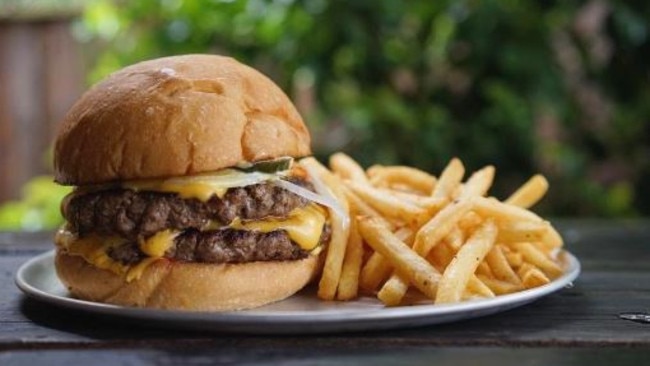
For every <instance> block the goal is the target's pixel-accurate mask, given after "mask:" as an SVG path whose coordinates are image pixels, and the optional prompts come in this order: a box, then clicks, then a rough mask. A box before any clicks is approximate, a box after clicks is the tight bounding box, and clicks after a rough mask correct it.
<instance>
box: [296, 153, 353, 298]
mask: <svg viewBox="0 0 650 366" xmlns="http://www.w3.org/2000/svg"><path fill="white" fill-rule="evenodd" d="M300 164H301V165H303V166H305V167H306V168H307V169H308V171H310V173H312V172H313V174H318V175H319V178H320V179H321V180H322V181H323V183H324V184H325V185H327V187H328V188H329V190H330V191H331V193H332V194H333V195H334V197H335V198H336V199H337V201H339V203H340V204H341V206H343V209H344V210H345V212H349V207H348V202H347V199H346V198H345V192H344V189H343V185H342V183H341V181H340V179H339V178H338V177H337V176H335V175H334V174H332V173H331V172H330V171H329V170H327V169H326V168H325V167H324V166H322V165H321V164H320V163H319V162H318V161H317V160H316V159H314V158H306V159H303V160H301V161H300ZM347 219H348V218H344V217H341V216H340V215H339V214H337V212H336V211H335V210H333V209H330V223H331V226H332V237H331V238H330V242H329V245H328V246H327V255H326V256H325V264H324V265H323V271H322V274H321V278H320V282H319V283H318V297H320V298H321V299H323V300H333V299H334V297H335V296H336V290H337V288H338V285H339V281H340V277H341V270H342V267H343V259H344V257H345V252H346V244H347V242H348V236H349V235H350V225H349V223H348V222H346V220H347Z"/></svg>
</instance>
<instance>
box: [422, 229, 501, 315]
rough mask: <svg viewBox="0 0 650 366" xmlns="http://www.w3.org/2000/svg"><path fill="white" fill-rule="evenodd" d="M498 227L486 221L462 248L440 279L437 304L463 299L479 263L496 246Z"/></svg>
mask: <svg viewBox="0 0 650 366" xmlns="http://www.w3.org/2000/svg"><path fill="white" fill-rule="evenodd" d="M496 236H497V227H496V225H495V224H494V222H493V221H491V220H489V221H486V222H485V223H484V224H483V225H481V227H479V228H478V229H477V230H476V232H475V233H474V234H473V235H472V236H471V237H470V238H469V239H468V240H467V242H466V243H465V244H464V245H463V246H462V247H461V248H460V250H459V251H458V253H456V257H454V259H453V260H452V261H451V263H449V265H448V266H447V268H446V269H445V272H444V273H443V275H442V278H441V279H440V284H439V286H438V292H437V294H436V297H435V299H436V304H444V303H452V302H458V301H460V300H461V295H462V294H463V290H464V289H465V287H466V286H467V283H468V281H469V279H470V278H471V277H472V274H473V273H474V272H475V271H476V267H478V265H479V263H481V261H482V260H483V258H484V257H485V256H486V255H487V253H488V252H489V251H490V250H491V249H492V247H493V246H494V240H495V239H496Z"/></svg>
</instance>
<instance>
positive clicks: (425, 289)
mask: <svg viewBox="0 0 650 366" xmlns="http://www.w3.org/2000/svg"><path fill="white" fill-rule="evenodd" d="M359 229H360V230H359V231H360V232H361V236H363V238H364V239H365V240H366V242H367V243H368V244H369V245H370V246H371V247H372V248H373V249H374V250H376V251H378V252H379V253H381V254H382V255H383V256H384V257H385V258H386V259H388V260H389V261H390V262H391V264H392V265H393V267H395V270H396V271H397V272H398V273H399V275H400V276H404V278H405V279H407V280H408V281H409V282H410V283H412V284H413V285H414V286H415V287H417V288H418V289H419V290H420V291H422V293H424V294H425V295H427V296H429V297H430V298H433V297H435V294H436V291H437V289H438V281H439V280H440V273H439V272H438V271H436V269H435V268H433V266H432V265H431V264H430V263H429V262H427V261H426V260H425V259H424V258H422V257H421V256H419V255H418V254H417V253H415V252H414V251H413V250H412V249H411V248H409V247H408V245H406V244H404V243H403V242H402V241H401V240H399V239H398V238H397V237H396V236H395V235H394V234H393V233H391V232H390V231H389V230H388V229H387V228H386V227H385V226H384V225H382V224H381V223H379V222H378V221H377V220H376V219H373V218H361V219H360V220H359Z"/></svg>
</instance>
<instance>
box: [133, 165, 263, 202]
mask: <svg viewBox="0 0 650 366" xmlns="http://www.w3.org/2000/svg"><path fill="white" fill-rule="evenodd" d="M272 177H273V175H271V174H266V173H259V172H252V173H245V172H240V171H237V170H234V169H223V170H221V171H219V172H216V173H209V174H199V175H193V176H186V177H174V178H169V179H149V180H141V181H129V182H125V183H123V184H122V186H123V187H125V188H130V189H134V190H137V191H158V192H169V193H178V195H179V196H181V197H182V198H197V199H199V200H201V201H204V202H205V201H207V200H209V199H210V198H211V197H212V196H213V195H217V196H218V197H223V195H224V194H225V193H226V191H228V188H232V187H241V186H245V185H249V184H255V183H259V182H263V181H265V180H268V179H270V178H272Z"/></svg>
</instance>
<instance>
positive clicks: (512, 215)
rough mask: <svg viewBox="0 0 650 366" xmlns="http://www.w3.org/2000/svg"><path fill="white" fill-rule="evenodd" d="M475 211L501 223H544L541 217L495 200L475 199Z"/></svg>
mask: <svg viewBox="0 0 650 366" xmlns="http://www.w3.org/2000/svg"><path fill="white" fill-rule="evenodd" d="M473 200H474V210H475V211H476V212H477V213H478V214H479V215H482V216H485V217H491V218H493V219H494V220H496V221H497V222H499V221H506V222H511V221H538V222H541V221H543V220H542V218H541V217H539V216H537V215H536V214H534V213H532V212H531V211H528V210H526V209H524V208H520V207H517V206H512V205H508V204H506V203H503V202H499V201H497V200H495V199H491V198H486V197H474V198H473Z"/></svg>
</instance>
